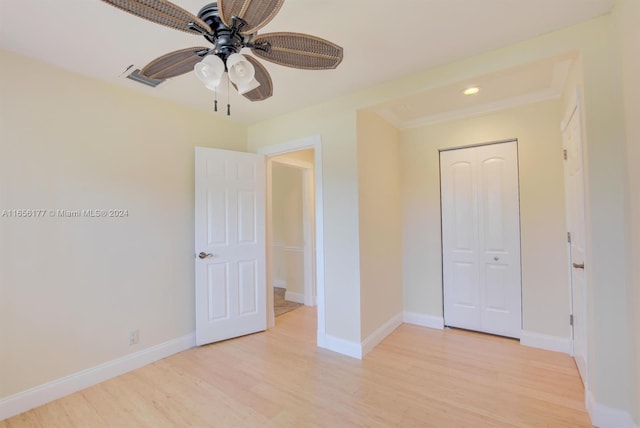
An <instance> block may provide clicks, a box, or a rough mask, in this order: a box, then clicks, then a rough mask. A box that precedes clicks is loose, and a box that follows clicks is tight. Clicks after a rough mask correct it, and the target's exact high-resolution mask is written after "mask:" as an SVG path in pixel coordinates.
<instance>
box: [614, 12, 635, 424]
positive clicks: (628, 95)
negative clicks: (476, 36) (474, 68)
mask: <svg viewBox="0 0 640 428" xmlns="http://www.w3.org/2000/svg"><path fill="white" fill-rule="evenodd" d="M613 15H614V19H615V21H614V23H615V25H616V36H617V39H618V40H617V41H618V43H619V44H620V54H621V63H622V70H621V71H622V73H621V81H622V84H623V85H624V86H623V100H624V119H625V131H626V150H627V153H626V156H627V173H628V186H629V198H630V200H629V218H630V228H631V239H630V241H631V242H630V254H631V257H630V260H631V262H630V266H629V267H630V268H631V269H632V271H631V273H630V276H631V279H630V281H629V299H628V310H629V313H630V314H635V319H634V320H630V321H631V322H632V323H633V328H631V329H630V330H629V333H630V335H629V341H630V343H631V344H632V345H633V349H632V351H633V354H632V361H635V390H634V394H635V398H634V399H633V400H632V404H634V408H635V415H634V416H635V422H636V425H639V426H640V167H639V165H640V121H639V120H638V119H639V118H640V87H639V86H638V82H637V80H638V76H640V55H638V50H639V49H640V26H639V25H638V21H639V20H640V1H637V0H619V1H617V2H616V6H615V9H614V13H613Z"/></svg>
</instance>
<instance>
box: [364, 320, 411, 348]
mask: <svg viewBox="0 0 640 428" xmlns="http://www.w3.org/2000/svg"><path fill="white" fill-rule="evenodd" d="M402 319H403V313H402V312H400V313H399V314H397V315H396V316H394V317H393V318H391V319H390V320H389V321H387V322H386V323H384V324H382V325H381V326H380V327H378V328H377V329H376V330H375V331H374V332H373V333H371V334H370V335H369V336H367V338H366V339H364V340H363V341H362V356H363V357H364V356H365V355H367V354H368V353H369V352H371V351H372V350H373V348H375V347H376V346H378V344H379V343H380V342H382V341H383V340H384V339H385V337H387V336H389V335H390V334H391V333H393V331H394V330H395V329H396V328H398V327H400V326H401V325H402Z"/></svg>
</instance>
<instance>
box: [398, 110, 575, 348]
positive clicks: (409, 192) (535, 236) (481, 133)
mask: <svg viewBox="0 0 640 428" xmlns="http://www.w3.org/2000/svg"><path fill="white" fill-rule="evenodd" d="M559 123H560V102H559V101H558V100H554V101H547V102H541V103H537V104H532V105H527V106H523V107H518V108H513V109H509V110H505V111H501V112H496V113H491V114H486V115H483V116H478V117H473V118H467V119H462V120H456V121H452V122H446V123H441V124H435V125H431V126H425V127H421V128H416V129H411V130H406V131H404V132H403V134H402V141H403V144H402V145H401V156H402V158H401V159H402V173H403V176H402V190H403V208H404V209H403V214H404V223H403V224H404V241H403V242H404V247H403V254H404V296H405V297H404V306H405V310H407V311H409V312H415V313H420V314H425V315H432V316H442V315H443V313H442V256H441V251H442V250H441V248H442V247H441V231H440V229H441V228H440V224H441V218H440V175H439V153H438V150H439V149H448V148H452V147H463V146H468V145H473V144H480V143H488V142H492V141H502V140H509V139H517V140H518V157H519V177H520V223H521V257H522V306H523V308H522V317H523V329H524V330H526V331H529V332H534V333H540V334H545V335H551V336H557V337H561V338H565V339H568V338H569V336H570V333H571V331H570V328H569V325H568V316H569V313H570V302H569V284H568V275H567V263H568V256H567V243H566V220H565V202H564V175H563V165H562V139H561V135H560V128H559Z"/></svg>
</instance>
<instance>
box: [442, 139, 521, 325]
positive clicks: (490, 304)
mask: <svg viewBox="0 0 640 428" xmlns="http://www.w3.org/2000/svg"><path fill="white" fill-rule="evenodd" d="M440 184H441V198H442V203H441V206H442V263H443V291H444V320H445V325H447V326H450V327H459V328H465V329H469V330H477V331H482V332H486V333H492V334H498V335H502V336H509V337H515V338H519V337H520V331H521V324H522V321H521V313H522V309H521V305H522V303H521V302H522V293H521V276H520V213H519V193H518V149H517V143H516V142H515V141H512V142H507V143H498V144H490V145H485V146H476V147H469V148H464V149H456V150H448V151H443V152H441V153H440Z"/></svg>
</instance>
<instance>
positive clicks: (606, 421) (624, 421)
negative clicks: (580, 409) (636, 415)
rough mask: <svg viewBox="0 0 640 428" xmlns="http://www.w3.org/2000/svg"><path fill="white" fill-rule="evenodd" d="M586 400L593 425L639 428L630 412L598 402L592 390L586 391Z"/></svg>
mask: <svg viewBox="0 0 640 428" xmlns="http://www.w3.org/2000/svg"><path fill="white" fill-rule="evenodd" d="M585 401H586V404H587V411H588V412H589V415H590V416H591V423H592V424H593V426H595V427H598V428H637V425H636V424H635V422H634V421H633V418H632V417H631V415H630V414H629V413H628V412H625V411H624V410H620V409H615V408H613V407H609V406H605V405H603V404H599V403H597V402H596V400H595V397H594V396H593V394H592V393H591V391H590V390H587V391H585Z"/></svg>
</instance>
